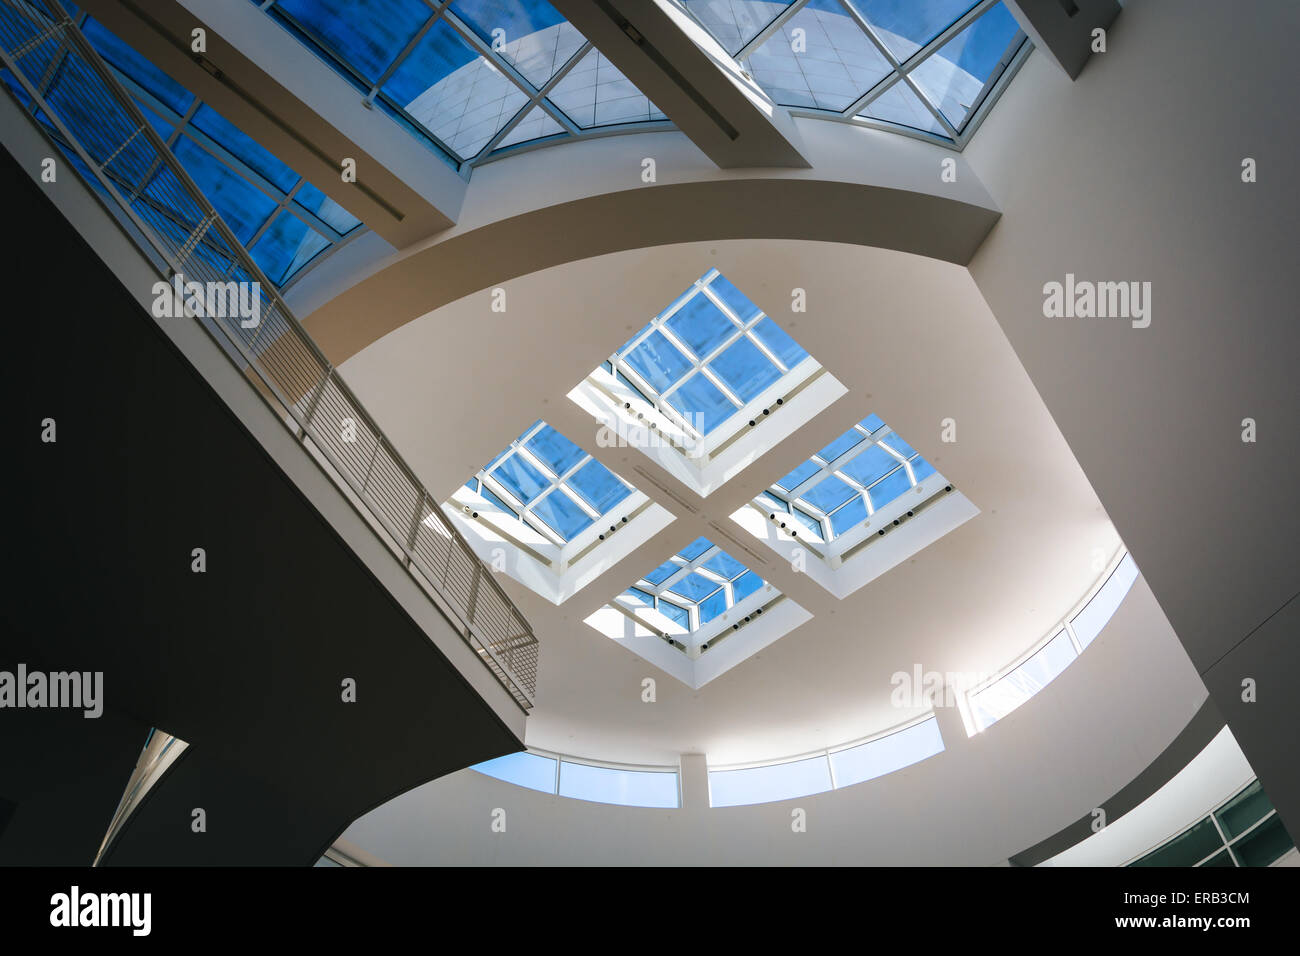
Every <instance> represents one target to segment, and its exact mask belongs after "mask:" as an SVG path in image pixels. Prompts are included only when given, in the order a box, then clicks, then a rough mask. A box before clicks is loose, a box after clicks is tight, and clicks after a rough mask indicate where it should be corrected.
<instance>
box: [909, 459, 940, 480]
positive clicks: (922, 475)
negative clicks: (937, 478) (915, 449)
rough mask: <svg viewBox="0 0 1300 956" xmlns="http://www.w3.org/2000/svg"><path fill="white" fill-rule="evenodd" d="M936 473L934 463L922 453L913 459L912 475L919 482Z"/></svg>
mask: <svg viewBox="0 0 1300 956" xmlns="http://www.w3.org/2000/svg"><path fill="white" fill-rule="evenodd" d="M934 473H935V469H934V465H932V464H930V463H929V462H928V461H926V460H925V459H924V458H922V457H921V456H920V455H917V456H916V457H915V458H913V459H912V476H913V477H914V478H915V479H916V482H917V484H920V483H921V482H922V481H924V480H925V479H926V478H929V477H930V476H931V475H933V474H934Z"/></svg>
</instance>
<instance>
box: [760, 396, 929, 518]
mask: <svg viewBox="0 0 1300 956" xmlns="http://www.w3.org/2000/svg"><path fill="white" fill-rule="evenodd" d="M872 426H875V427H874V428H873V427H872ZM933 473H934V469H933V467H932V466H931V465H930V464H929V463H928V462H927V461H925V459H923V458H922V457H921V456H920V454H919V453H918V452H917V451H916V450H915V449H913V448H912V446H910V445H908V444H907V443H906V442H905V441H903V440H902V438H901V437H900V436H899V435H898V434H897V433H895V432H893V431H891V430H890V429H889V428H888V427H887V426H886V425H885V424H884V423H883V422H881V421H880V419H879V418H877V417H876V416H874V415H873V416H871V417H869V418H865V419H863V420H862V421H861V422H859V423H858V424H856V425H854V426H853V427H852V428H850V429H849V430H848V431H847V432H845V433H844V434H843V435H841V436H840V437H839V438H837V439H835V441H833V442H831V443H830V444H829V445H827V446H826V447H825V448H823V449H821V451H819V452H818V453H817V454H815V455H813V456H812V457H811V458H809V459H808V460H807V461H805V462H804V463H803V464H802V465H800V466H799V467H798V468H796V469H795V470H794V471H792V472H790V474H788V475H786V476H785V477H783V478H781V479H779V480H778V481H777V482H776V483H775V484H774V485H773V486H772V487H771V488H770V489H769V490H768V492H767V493H766V494H765V495H764V496H763V499H762V503H763V504H765V505H769V506H770V505H772V504H773V503H775V504H776V505H777V506H778V507H779V508H780V510H782V511H785V512H786V513H787V514H794V515H796V516H797V517H798V518H799V519H800V521H801V522H802V523H804V524H805V526H807V525H808V522H809V521H810V520H811V521H815V522H816V523H817V525H818V527H817V528H816V530H815V532H814V533H815V534H816V535H817V537H818V539H819V540H821V541H827V542H829V541H833V540H835V539H836V538H838V537H839V536H840V535H842V534H844V533H845V532H847V531H849V530H851V529H853V528H855V527H857V526H858V525H859V524H861V523H862V522H863V521H865V520H867V518H868V517H870V516H871V515H872V514H874V513H875V512H876V511H878V510H880V509H881V508H883V507H884V506H885V505H887V504H889V503H890V502H892V501H893V500H894V499H896V498H898V497H899V496H900V495H902V494H903V493H904V492H906V491H908V490H910V489H911V488H914V487H915V486H916V485H917V484H918V482H920V481H921V480H923V479H924V478H925V477H927V476H928V475H931V474H933Z"/></svg>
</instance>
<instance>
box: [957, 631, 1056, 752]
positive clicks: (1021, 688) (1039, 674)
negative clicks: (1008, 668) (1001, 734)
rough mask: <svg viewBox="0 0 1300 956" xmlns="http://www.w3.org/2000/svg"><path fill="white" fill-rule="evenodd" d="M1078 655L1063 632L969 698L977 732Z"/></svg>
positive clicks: (1022, 699) (1026, 697)
mask: <svg viewBox="0 0 1300 956" xmlns="http://www.w3.org/2000/svg"><path fill="white" fill-rule="evenodd" d="M1077 656H1078V654H1077V653H1076V652H1075V650H1074V645H1073V644H1071V643H1070V636H1069V635H1068V634H1066V632H1065V631H1064V630H1062V631H1060V632H1059V633H1058V634H1057V635H1056V636H1055V637H1054V638H1052V639H1051V640H1050V641H1048V642H1047V644H1046V645H1045V646H1044V647H1043V648H1042V649H1041V650H1040V651H1038V652H1037V653H1036V654H1034V656H1033V657H1031V658H1029V660H1027V661H1025V663H1023V664H1021V665H1020V666H1019V667H1017V668H1016V669H1015V670H1013V671H1012V672H1011V673H1010V674H1008V675H1007V676H1006V677H1003V678H1002V679H1001V680H999V681H998V682H997V683H995V684H993V685H992V686H991V687H988V688H985V689H984V690H982V691H980V692H979V693H978V694H974V695H972V697H971V699H970V703H971V709H972V710H973V711H974V714H975V720H976V722H977V724H978V725H979V727H980V729H983V728H985V727H988V726H989V725H990V724H992V723H994V722H995V721H998V720H1001V719H1002V718H1003V717H1005V716H1006V715H1007V714H1009V713H1011V711H1013V710H1015V709H1016V708H1017V707H1019V706H1020V705H1021V704H1023V703H1024V702H1025V701H1027V700H1028V699H1029V698H1031V697H1033V696H1034V695H1035V694H1037V693H1038V692H1039V691H1040V690H1042V689H1043V688H1044V687H1046V686H1047V685H1048V684H1049V683H1051V682H1052V681H1053V680H1055V679H1056V677H1057V676H1058V675H1059V674H1060V673H1061V671H1063V670H1065V669H1066V668H1067V667H1069V666H1070V662H1071V661H1073V660H1074V659H1075V658H1076V657H1077Z"/></svg>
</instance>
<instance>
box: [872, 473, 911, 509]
mask: <svg viewBox="0 0 1300 956" xmlns="http://www.w3.org/2000/svg"><path fill="white" fill-rule="evenodd" d="M911 487H912V483H911V482H910V481H908V479H907V471H906V470H905V469H903V468H899V469H898V471H896V472H894V473H893V474H892V475H890V476H889V477H887V478H884V479H882V480H881V481H879V482H877V483H876V484H874V485H872V486H871V488H870V489H868V492H867V493H868V494H869V495H871V507H873V508H875V509H876V510H877V511H879V510H880V509H881V508H883V507H885V505H887V504H889V503H890V502H891V501H893V500H894V499H895V498H897V497H898V496H899V495H901V494H903V493H904V492H905V491H907V490H908V489H909V488H911Z"/></svg>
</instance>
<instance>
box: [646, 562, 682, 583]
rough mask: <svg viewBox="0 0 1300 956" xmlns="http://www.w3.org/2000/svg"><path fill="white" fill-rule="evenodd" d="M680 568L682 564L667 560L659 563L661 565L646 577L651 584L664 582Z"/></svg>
mask: <svg viewBox="0 0 1300 956" xmlns="http://www.w3.org/2000/svg"><path fill="white" fill-rule="evenodd" d="M680 569H681V565H680V564H678V563H676V562H675V561H665V562H664V563H663V564H661V565H659V567H657V568H655V569H654V570H653V571H651V572H650V573H649V574H647V575H646V576H645V579H646V580H647V581H649V582H650V583H651V584H663V582H665V581H667V580H668V578H670V577H671V576H672V575H674V574H676V573H677V572H678V571H679V570H680Z"/></svg>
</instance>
